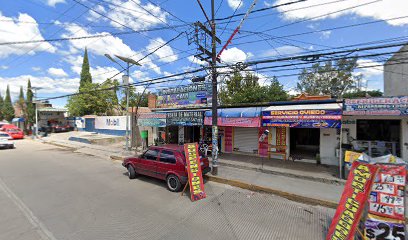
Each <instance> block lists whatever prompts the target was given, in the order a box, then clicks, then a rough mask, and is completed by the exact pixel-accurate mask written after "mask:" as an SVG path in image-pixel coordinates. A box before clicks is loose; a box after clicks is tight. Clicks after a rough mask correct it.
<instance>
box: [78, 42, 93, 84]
mask: <svg viewBox="0 0 408 240" xmlns="http://www.w3.org/2000/svg"><path fill="white" fill-rule="evenodd" d="M89 69H90V67H89V60H88V50H87V49H86V48H85V53H84V60H83V62H82V70H81V78H80V82H79V91H82V88H83V87H84V86H85V84H87V83H92V75H91V73H90V71H89Z"/></svg>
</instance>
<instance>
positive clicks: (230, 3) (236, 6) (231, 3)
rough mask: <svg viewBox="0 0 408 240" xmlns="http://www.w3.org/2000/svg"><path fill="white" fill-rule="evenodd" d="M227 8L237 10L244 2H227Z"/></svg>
mask: <svg viewBox="0 0 408 240" xmlns="http://www.w3.org/2000/svg"><path fill="white" fill-rule="evenodd" d="M228 6H230V8H232V9H234V10H235V9H237V8H238V9H239V8H241V7H242V6H244V0H228Z"/></svg>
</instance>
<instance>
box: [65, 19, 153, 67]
mask: <svg viewBox="0 0 408 240" xmlns="http://www.w3.org/2000/svg"><path fill="white" fill-rule="evenodd" d="M66 30H67V32H68V34H63V35H62V37H78V36H87V35H100V34H109V33H107V32H97V33H90V32H89V31H88V30H87V29H85V28H82V27H80V26H78V25H73V24H71V25H69V26H68V27H66ZM69 43H70V46H69V53H71V54H76V53H80V52H81V53H82V52H83V51H84V49H85V47H87V48H88V53H89V54H96V55H100V56H103V55H105V54H110V55H111V56H114V55H120V56H124V57H130V58H132V59H135V60H138V59H141V58H142V57H144V54H141V53H140V52H135V51H133V50H132V49H131V48H130V47H129V46H128V45H126V44H125V43H124V42H123V40H122V39H120V38H119V37H115V36H108V37H103V38H98V39H97V40H95V39H81V40H70V42H69ZM67 54H68V53H67ZM71 58H72V57H71ZM75 60H76V61H78V58H76V59H75ZM107 61H109V60H108V59H107ZM81 64H82V62H81ZM112 64H113V63H112ZM140 64H141V65H142V67H141V68H142V69H145V70H151V71H154V72H156V73H157V74H160V73H161V70H160V68H159V67H158V66H157V65H156V64H154V63H153V62H152V61H151V59H150V58H149V57H147V58H145V59H143V60H142V61H141V62H140ZM77 66H78V64H76V65H74V67H77Z"/></svg>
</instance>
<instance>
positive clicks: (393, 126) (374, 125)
mask: <svg viewBox="0 0 408 240" xmlns="http://www.w3.org/2000/svg"><path fill="white" fill-rule="evenodd" d="M400 138H401V121H400V120H357V141H355V143H354V147H355V148H357V150H359V151H361V152H365V153H367V154H368V155H370V156H372V157H378V156H383V155H387V154H393V155H396V156H400V152H401V151H400V142H401V141H400Z"/></svg>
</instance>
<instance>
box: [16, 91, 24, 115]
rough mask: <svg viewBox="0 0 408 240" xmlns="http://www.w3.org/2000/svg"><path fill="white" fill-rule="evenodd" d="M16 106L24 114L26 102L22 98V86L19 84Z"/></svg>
mask: <svg viewBox="0 0 408 240" xmlns="http://www.w3.org/2000/svg"><path fill="white" fill-rule="evenodd" d="M17 104H18V107H19V108H20V109H21V113H22V115H23V116H25V115H26V104H25V99H24V92H23V87H22V86H20V95H19V96H18V102H17Z"/></svg>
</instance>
